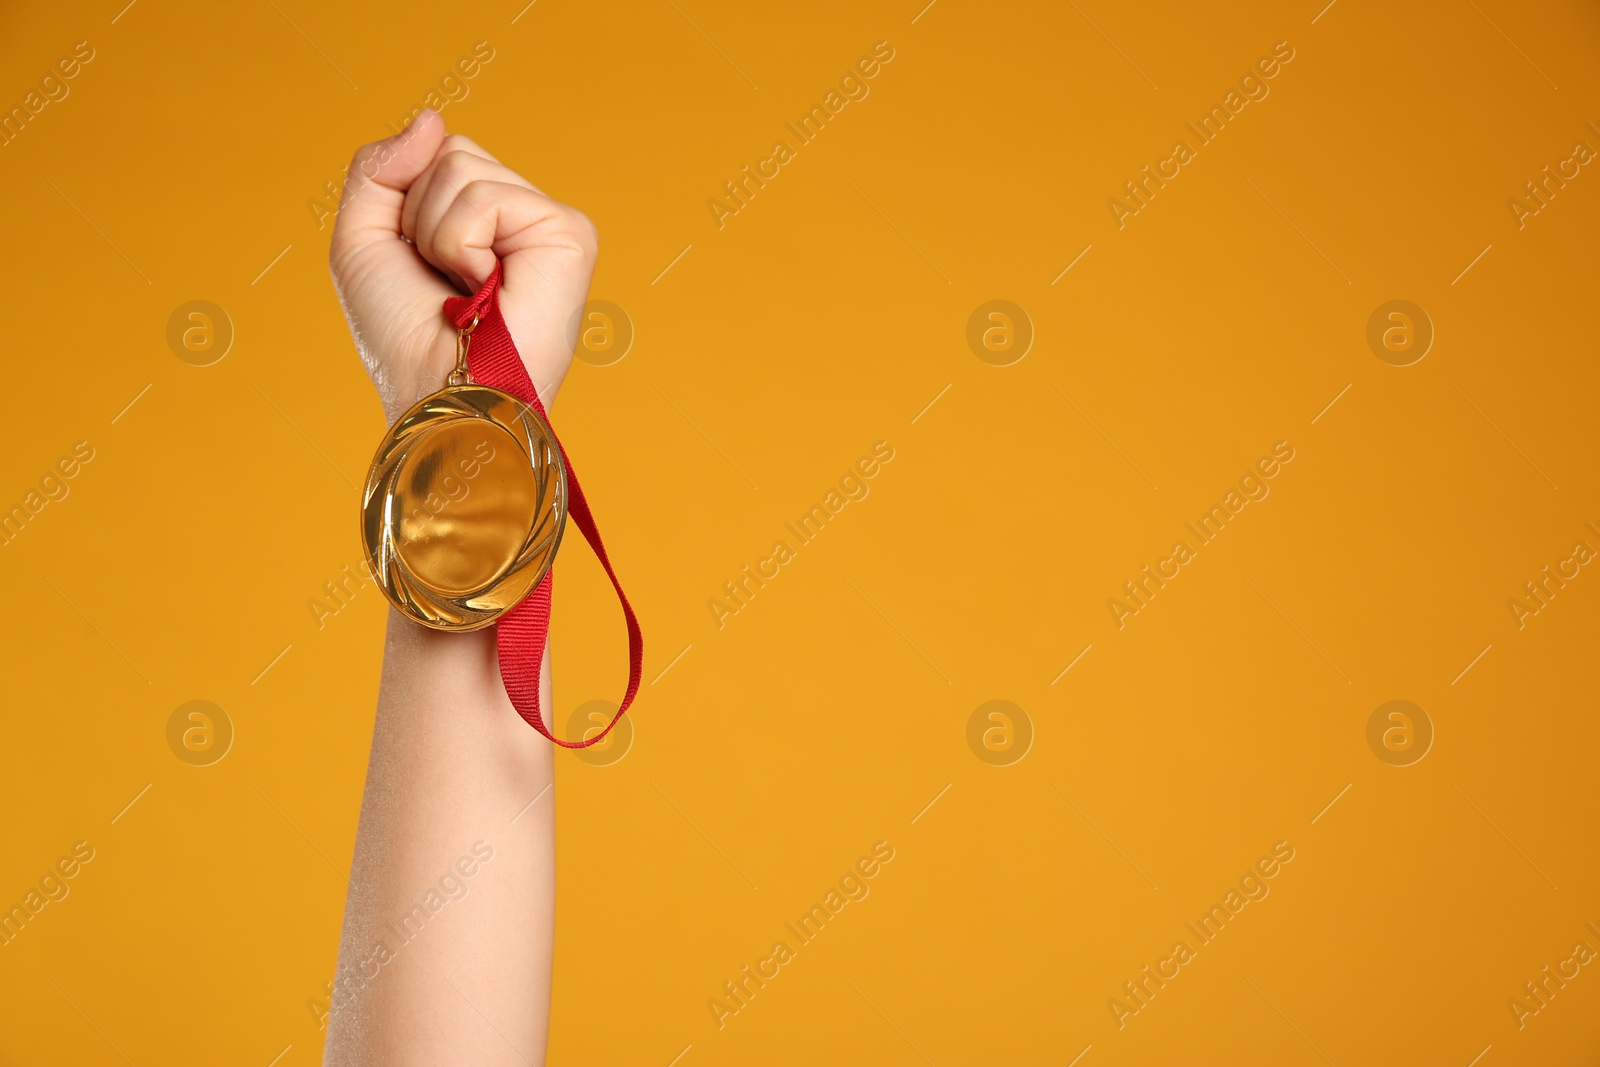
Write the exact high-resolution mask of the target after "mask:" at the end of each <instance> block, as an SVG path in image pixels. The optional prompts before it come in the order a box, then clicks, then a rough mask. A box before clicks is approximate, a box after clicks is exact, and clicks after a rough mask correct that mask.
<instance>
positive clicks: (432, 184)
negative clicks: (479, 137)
mask: <svg viewBox="0 0 1600 1067" xmlns="http://www.w3.org/2000/svg"><path fill="white" fill-rule="evenodd" d="M427 178H428V185H427V187H426V188H425V189H424V190H423V191H422V192H421V193H420V194H419V193H418V192H417V190H416V188H415V187H413V188H412V191H411V192H410V193H408V194H407V196H406V205H407V210H408V212H409V213H410V215H411V220H410V226H409V228H408V230H407V236H409V237H410V238H411V239H412V240H413V241H414V242H415V243H416V246H417V250H418V251H419V252H421V253H422V256H423V258H424V259H426V260H428V262H429V263H432V264H433V265H434V266H435V267H438V268H439V269H440V270H443V271H446V272H447V273H448V272H449V269H450V268H449V267H447V266H446V265H445V264H443V263H441V262H439V261H438V259H437V257H436V256H435V255H434V254H433V249H434V246H435V244H436V241H435V234H436V233H437V231H438V228H439V223H440V221H441V220H442V219H443V218H444V217H445V215H446V214H447V213H448V212H449V211H450V210H452V208H453V207H454V205H455V204H456V203H457V202H458V201H459V200H460V199H461V197H462V195H463V193H464V191H465V190H466V189H468V188H469V187H471V186H472V185H474V184H476V183H478V182H488V183H490V184H491V185H505V186H510V187H514V188H519V189H522V190H524V191H526V192H534V190H533V188H532V186H530V185H529V184H528V183H527V181H526V180H525V179H523V178H522V177H521V176H520V175H518V174H517V173H516V172H515V171H513V170H511V169H510V168H509V167H505V166H502V165H501V164H499V163H496V162H493V161H492V160H488V159H484V158H482V157H481V156H476V155H472V154H471V153H469V152H464V151H456V152H449V153H446V154H444V155H442V156H440V157H439V158H438V159H437V160H435V161H434V163H433V165H432V166H430V167H429V169H428V175H427ZM419 181H420V179H419ZM535 195H538V194H537V193H535ZM481 198H482V194H480V197H479V199H481ZM413 202H414V203H415V205H416V206H415V207H414V208H413V207H412V206H411V205H412V204H413ZM475 202H476V201H475V200H471V199H469V201H468V203H469V204H470V203H475ZM502 232H504V231H502Z"/></svg>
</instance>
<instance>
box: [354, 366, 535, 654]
mask: <svg viewBox="0 0 1600 1067" xmlns="http://www.w3.org/2000/svg"><path fill="white" fill-rule="evenodd" d="M471 420H477V421H480V422H482V423H484V424H486V427H492V428H493V429H494V430H495V431H497V436H498V434H504V435H505V436H506V437H509V438H510V440H511V441H512V443H513V444H514V445H515V450H516V452H517V455H516V456H515V457H512V458H514V459H516V461H517V462H519V463H526V464H527V465H528V468H529V469H530V471H531V473H532V487H533V490H534V492H533V500H532V507H531V509H528V507H527V502H526V501H519V502H517V504H519V505H520V506H521V508H523V509H524V510H527V514H526V516H525V525H524V517H523V515H522V514H520V513H519V514H516V515H510V516H507V518H508V521H511V522H514V523H515V524H516V528H517V530H518V531H519V532H520V531H522V530H524V529H525V531H526V532H525V534H523V536H522V538H521V544H520V547H518V548H516V550H515V551H514V553H511V558H510V560H509V562H508V563H507V564H506V565H505V566H502V567H500V568H498V570H497V572H496V573H495V575H494V577H493V578H492V580H489V581H487V582H485V583H484V584H483V585H482V587H481V588H473V589H469V590H467V591H465V592H462V591H459V590H453V589H445V588H441V587H440V586H441V585H442V584H443V583H440V582H437V581H430V579H429V577H428V576H427V575H425V574H419V573H418V572H417V570H416V569H415V568H414V567H413V566H411V565H409V564H408V562H407V559H406V552H404V551H402V550H400V549H399V548H398V547H397V537H398V536H399V531H400V529H401V526H402V523H405V522H407V521H408V519H410V520H411V522H412V526H413V527H415V526H416V525H417V523H416V520H415V519H414V518H413V517H412V516H408V515H407V514H406V513H405V509H404V506H403V500H404V494H405V490H404V487H402V486H399V485H397V480H398V478H399V476H400V473H401V470H402V468H403V467H404V466H405V465H406V463H407V460H408V458H410V457H412V455H413V452H414V450H416V449H417V448H418V447H419V446H422V447H425V446H426V444H427V442H428V440H429V438H430V436H432V435H434V434H436V433H437V432H438V431H439V430H441V429H444V428H446V427H457V426H460V425H462V424H463V422H464V421H466V422H468V423H469V424H470V421H471ZM463 499H464V497H463ZM489 503H490V504H491V505H492V504H494V503H495V502H494V501H493V500H492V499H491V501H489ZM414 511H415V509H413V512H414ZM425 520H426V517H424V525H425ZM566 520H567V471H566V465H565V464H564V463H563V462H562V459H561V450H560V448H559V447H558V446H557V445H556V440H555V433H554V432H553V431H552V430H551V429H550V425H549V423H547V422H546V421H545V420H544V419H543V418H542V417H541V416H540V415H539V413H538V412H537V411H535V410H534V409H533V408H532V407H530V406H529V405H527V404H524V403H523V402H522V401H520V400H518V399H517V398H516V397H514V396H512V395H511V394H510V393H507V392H504V391H502V390H499V389H495V388H492V387H491V386H487V385H478V384H471V383H467V384H457V385H450V386H447V387H446V388H444V389H441V390H440V391H439V392H437V393H434V394H432V395H431V396H428V397H425V398H424V399H422V400H421V401H419V402H418V403H417V404H415V405H414V406H412V407H411V408H410V410H408V411H407V412H406V413H405V414H403V415H401V416H400V418H399V419H397V420H396V421H395V424H394V425H393V426H391V427H389V431H388V433H386V434H385V435H384V438H383V441H382V443H381V444H379V446H378V450H377V452H376V454H375V455H374V456H373V459H372V465H371V467H370V468H369V469H368V472H367V482H366V487H365V489H364V490H363V492H362V495H361V544H362V549H363V551H364V552H365V555H366V560H367V567H368V570H369V571H370V572H371V574H372V576H373V578H374V580H375V581H376V582H377V584H378V587H379V588H380V589H382V590H383V593H384V596H385V597H387V598H388V600H389V602H390V603H391V604H393V605H394V606H395V607H396V608H398V609H399V610H400V611H401V613H402V614H404V615H406V616H407V617H408V618H410V619H412V620H414V621H416V622H419V623H421V624H422V625H424V626H428V627H431V628H433V629H436V630H460V631H466V630H478V629H482V628H483V627H485V626H489V625H491V624H492V623H494V622H495V620H497V619H498V618H499V617H500V616H501V615H503V614H505V613H506V612H507V611H509V610H511V608H513V607H515V606H516V605H517V604H518V603H520V602H521V601H522V600H523V598H525V597H526V596H527V595H528V594H529V593H531V592H533V590H534V589H535V588H536V587H537V586H538V584H539V582H540V581H541V580H542V579H543V578H544V576H545V574H547V573H548V572H549V570H550V566H551V563H552V561H553V560H554V559H555V554H556V550H557V549H558V548H559V547H560V544H561V536H562V534H563V532H564V531H565V529H566ZM414 539H415V538H414V537H413V540H414ZM401 543H404V542H403V541H402V542H401Z"/></svg>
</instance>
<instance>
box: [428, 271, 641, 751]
mask: <svg viewBox="0 0 1600 1067" xmlns="http://www.w3.org/2000/svg"><path fill="white" fill-rule="evenodd" d="M501 280H502V278H501V268H500V266H499V264H496V265H495V268H494V273H493V274H491V275H490V276H489V280H488V281H486V282H484V283H483V286H482V287H481V288H480V289H479V290H478V291H477V292H476V293H474V294H473V295H471V296H453V297H451V298H450V299H448V300H446V301H445V302H444V313H445V317H446V318H448V319H449V320H450V321H451V322H452V323H454V324H455V326H456V329H458V330H464V329H466V328H468V327H469V326H471V325H472V321H473V319H474V318H476V319H477V320H478V325H477V327H476V328H475V329H473V331H472V343H471V344H470V345H469V346H468V348H467V367H468V369H469V370H470V371H471V372H472V380H473V381H475V382H481V383H482V384H484V385H489V386H493V387H494V388H496V389H499V390H501V391H503V392H507V393H510V394H511V395H512V396H514V397H516V398H517V399H518V400H521V401H522V402H523V403H525V404H527V405H529V406H530V407H532V408H533V409H534V410H535V411H537V412H538V413H539V415H540V417H541V418H543V419H544V420H545V422H546V423H549V421H550V417H549V416H548V415H547V414H546V413H545V410H544V405H543V404H542V403H540V402H539V393H538V391H537V390H536V389H535V388H534V387H533V379H531V378H529V377H528V369H527V368H526V367H525V366H523V364H522V356H521V354H519V353H518V352H517V346H516V344H515V342H513V341H512V340H511V331H510V330H508V329H507V328H506V320H505V318H504V317H503V316H502V315H501V314H500V301H499V299H498V295H499V291H500V282H501ZM550 432H551V436H552V438H553V439H555V442H556V449H557V450H558V451H559V452H560V453H561V461H562V463H564V464H565V465H566V468H567V513H568V514H569V515H570V516H571V518H572V521H573V522H575V523H577V525H578V529H579V530H581V531H583V537H584V540H586V541H588V542H589V547H590V548H592V549H593V550H594V554H595V556H597V557H598V558H599V560H600V565H601V566H602V567H604V568H605V570H606V576H607V577H609V578H610V579H611V587H612V588H613V589H615V590H616V591H617V599H618V600H619V601H621V602H622V616H623V618H624V619H625V620H626V621H627V624H628V691H627V693H625V694H624V695H623V697H622V704H621V705H620V706H619V707H618V708H617V713H616V714H615V715H613V716H612V717H611V721H610V722H609V723H607V724H606V727H605V729H604V730H601V731H600V732H599V733H598V734H595V735H594V736H593V737H591V738H589V739H588V740H587V741H563V740H562V739H561V738H559V737H556V736H555V735H554V734H552V733H551V732H550V729H549V728H548V727H547V726H545V723H544V717H543V715H541V714H540V711H539V671H540V667H541V665H542V664H543V662H544V650H545V645H546V643H547V642H548V640H549V637H550V588H551V583H552V580H553V579H554V577H555V571H554V569H553V567H552V569H551V570H550V571H549V572H548V573H546V574H545V576H544V580H543V581H541V582H540V583H539V585H538V587H537V588H535V589H534V591H533V592H532V593H530V594H529V595H528V596H527V597H526V598H525V599H524V600H523V601H522V602H521V603H519V604H518V605H517V606H516V607H514V608H512V609H511V610H510V611H508V612H506V613H505V614H504V615H502V616H500V621H499V622H498V623H496V627H495V629H496V633H495V645H496V647H497V649H498V651H499V656H500V678H501V680H502V681H503V682H504V683H505V687H506V695H507V696H509V697H510V698H511V705H512V707H514V708H516V709H517V714H519V715H521V716H522V717H523V719H525V720H526V721H527V723H528V725H529V726H532V727H533V728H534V729H535V730H538V731H539V732H540V733H541V734H543V735H544V736H545V737H546V738H548V739H550V740H551V741H554V742H555V743H556V744H558V745H560V746H561V747H562V748H588V747H589V746H590V745H592V744H594V743H595V742H597V741H599V740H600V739H601V738H603V737H605V736H606V734H609V733H610V732H611V730H612V728H613V727H614V726H616V725H617V723H618V722H619V721H621V719H622V716H623V713H624V712H626V711H627V710H628V707H629V705H631V704H632V703H633V698H634V696H635V695H636V694H637V693H638V692H639V677H640V674H641V673H642V671H643V670H644V635H643V633H641V631H640V630H639V618H638V616H637V615H635V614H634V613H633V605H632V604H630V603H628V595H627V594H626V593H624V592H623V591H622V583H621V582H620V581H619V580H618V579H617V572H616V571H615V570H613V569H612V566H611V559H610V557H609V556H607V555H606V547H605V545H604V544H603V543H602V542H601V540H600V528H599V527H598V526H596V525H595V521H594V512H593V511H591V510H590V508H589V501H588V500H587V499H586V498H585V497H584V495H583V489H582V487H580V486H579V485H578V474H577V472H576V471H574V470H573V469H572V461H571V460H569V459H567V450H566V449H565V448H563V447H562V446H561V441H560V440H559V439H557V438H555V436H554V435H555V430H554V429H553V428H552V429H551V431H550Z"/></svg>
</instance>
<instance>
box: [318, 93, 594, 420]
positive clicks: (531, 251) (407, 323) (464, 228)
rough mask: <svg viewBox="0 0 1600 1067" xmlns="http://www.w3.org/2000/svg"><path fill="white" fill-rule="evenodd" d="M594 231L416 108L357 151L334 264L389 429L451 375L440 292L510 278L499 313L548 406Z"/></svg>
mask: <svg viewBox="0 0 1600 1067" xmlns="http://www.w3.org/2000/svg"><path fill="white" fill-rule="evenodd" d="M596 249H597V240H596V236H595V229H594V224H593V223H591V222H590V221H589V220H588V219H587V218H586V217H584V215H583V214H582V213H581V212H578V211H575V210H574V209H572V208H570V207H567V206H566V205H565V204H560V203H557V202H556V201H554V200H552V199H550V198H549V197H548V196H546V195H544V194H543V193H542V192H540V191H539V190H538V189H536V188H534V187H533V185H531V184H530V183H529V182H528V181H527V180H526V179H525V178H523V177H522V176H521V175H519V174H517V173H516V172H515V171H513V170H511V169H510V168H508V167H506V166H504V165H503V164H501V163H500V162H499V161H498V160H497V159H495V158H494V157H493V156H491V155H490V154H489V153H488V152H485V151H484V150H483V149H482V148H480V147H478V145H477V144H475V143H473V141H471V140H470V139H468V138H466V137H463V136H461V135H460V134H449V135H446V133H445V128H444V120H443V119H442V118H440V117H439V115H438V113H436V112H433V111H423V112H422V113H421V114H419V115H418V116H417V117H416V118H415V119H413V120H412V122H411V124H410V125H409V126H407V127H406V128H405V129H404V130H403V131H401V132H400V133H398V134H396V135H394V136H393V137H390V138H388V139H386V140H382V141H377V142H375V143H373V144H369V145H365V146H363V147H362V148H361V149H360V150H359V151H357V152H356V155H355V159H354V160H353V161H352V162H351V164H350V173H349V175H348V177H347V178H346V179H345V186H344V195H343V198H342V202H341V204H340V208H339V219H338V222H337V223H336V224H335V226H334V228H333V246H332V249H331V250H330V252H329V256H328V259H329V264H330V266H331V268H332V270H333V282H334V287H335V288H336V289H337V290H338V293H339V300H340V303H341V304H342V305H343V306H344V313H345V318H346V319H347V320H349V323H350V333H351V335H352V336H353V337H354V338H355V342H356V348H357V350H358V351H359V352H360V353H361V360H362V362H363V363H364V364H365V365H366V368H367V373H368V374H369V375H371V377H372V382H373V384H374V385H375V386H377V388H378V395H379V396H380V397H381V398H382V400H383V406H384V411H385V412H386V413H387V414H388V416H389V419H390V421H393V420H394V419H395V418H396V417H397V416H398V415H400V414H401V413H402V412H403V411H405V409H406V408H408V407H410V406H411V405H412V404H413V403H415V402H416V401H417V400H419V399H421V398H422V397H423V396H425V395H427V394H428V393H431V392H433V391H434V390H435V389H439V388H442V387H443V386H444V384H445V376H446V375H447V374H449V373H450V371H451V369H452V368H454V366H455V358H456V330H455V328H454V327H453V326H452V325H451V324H450V323H449V322H448V321H447V320H446V319H445V317H444V313H443V305H444V301H445V298H446V297H449V296H455V295H470V294H471V293H473V292H475V291H476V290H477V289H478V287H479V286H480V285H482V284H483V283H484V281H486V280H487V279H488V277H489V275H490V274H492V273H494V266H495V262H496V260H497V259H498V260H499V261H500V262H502V263H503V264H504V267H505V277H504V278H503V280H502V283H501V288H500V310H501V313H502V314H503V315H504V316H505V320H506V325H507V327H508V328H509V329H510V330H511V339H512V340H513V341H515V342H516V345H517V350H518V351H519V352H520V353H521V354H522V361H523V363H524V364H525V365H526V366H527V368H528V376H529V377H531V378H532V379H533V384H534V388H536V389H537V390H538V391H539V397H540V399H541V400H542V401H543V402H544V404H545V407H547V408H548V407H549V406H550V404H551V403H552V401H553V400H554V399H555V393H556V390H557V389H558V388H559V387H560V385H561V381H562V379H563V378H564V377H566V373H567V368H568V367H569V366H570V365H571V363H572V350H573V347H574V345H575V343H576V341H577V334H576V325H577V318H578V314H579V309H580V308H582V306H583V304H584V301H585V300H586V299H587V298H588V293H589V279H590V277H591V276H592V275H593V274H594V261H595V254H596Z"/></svg>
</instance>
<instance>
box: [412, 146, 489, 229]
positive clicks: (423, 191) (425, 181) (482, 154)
mask: <svg viewBox="0 0 1600 1067" xmlns="http://www.w3.org/2000/svg"><path fill="white" fill-rule="evenodd" d="M454 153H461V155H462V156H463V157H464V158H471V159H481V160H486V161H488V162H489V163H492V164H495V165H499V164H500V161H499V160H498V159H496V158H495V157H494V156H492V155H490V154H489V153H488V152H487V151H485V150H484V148H483V146H482V145H480V144H478V143H477V142H476V141H474V140H473V139H472V138H470V137H466V136H464V135H462V134H459V133H452V134H450V135H449V136H447V137H446V138H445V139H444V142H443V143H442V144H440V145H439V147H438V149H437V151H436V152H435V153H434V157H433V159H431V160H430V161H429V162H428V165H427V167H426V168H425V169H424V170H423V172H422V173H421V174H419V175H418V176H417V180H416V181H415V182H413V183H412V184H411V188H410V189H409V190H408V191H407V195H406V202H405V207H404V208H402V209H401V212H400V229H401V232H402V233H404V234H406V235H407V236H408V237H412V238H415V237H416V222H417V208H418V207H419V206H421V204H422V202H423V200H424V199H425V198H426V197H427V195H428V190H429V189H430V188H432V187H433V184H434V179H435V178H436V177H437V176H438V172H439V168H440V164H441V163H443V161H444V160H445V159H447V158H449V157H450V156H451V155H452V154H454ZM463 161H464V159H457V160H456V161H455V164H453V165H460V164H461V163H462V162H463ZM508 173H510V172H509V171H508ZM467 180H470V179H467ZM457 184H461V183H460V182H458V183H457Z"/></svg>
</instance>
